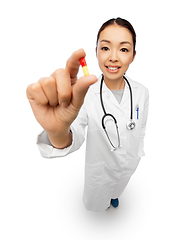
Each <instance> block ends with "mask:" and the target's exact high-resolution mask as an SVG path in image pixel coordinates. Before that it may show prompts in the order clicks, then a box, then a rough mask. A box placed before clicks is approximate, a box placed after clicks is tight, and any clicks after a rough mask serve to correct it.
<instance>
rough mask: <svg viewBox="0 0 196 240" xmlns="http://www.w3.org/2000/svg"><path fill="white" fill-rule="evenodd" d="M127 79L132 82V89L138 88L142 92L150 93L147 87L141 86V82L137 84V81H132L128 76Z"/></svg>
mask: <svg viewBox="0 0 196 240" xmlns="http://www.w3.org/2000/svg"><path fill="white" fill-rule="evenodd" d="M126 78H127V80H128V81H129V82H130V84H131V87H136V88H139V89H140V90H143V91H145V92H148V88H147V87H146V86H144V85H143V84H141V83H139V82H136V81H134V80H132V79H131V78H129V77H127V76H126Z"/></svg>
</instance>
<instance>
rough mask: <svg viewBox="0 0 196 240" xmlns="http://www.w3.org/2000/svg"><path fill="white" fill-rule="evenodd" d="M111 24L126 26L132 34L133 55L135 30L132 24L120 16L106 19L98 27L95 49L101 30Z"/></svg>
mask: <svg viewBox="0 0 196 240" xmlns="http://www.w3.org/2000/svg"><path fill="white" fill-rule="evenodd" d="M113 24H117V25H119V26H122V27H124V28H127V29H128V30H129V31H130V33H131V35H132V39H133V56H134V55H135V46H136V33H135V30H134V28H133V26H132V25H131V23H130V22H128V21H127V20H125V19H122V18H112V19H110V20H108V21H107V22H105V23H104V24H103V25H102V26H101V28H100V29H99V32H98V34H97V42H96V49H97V44H98V40H99V37H100V34H101V32H102V31H103V30H104V29H105V28H106V27H108V26H110V25H113Z"/></svg>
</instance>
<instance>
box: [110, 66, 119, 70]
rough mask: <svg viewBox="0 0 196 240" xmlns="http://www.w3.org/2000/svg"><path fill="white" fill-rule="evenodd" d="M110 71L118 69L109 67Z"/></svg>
mask: <svg viewBox="0 0 196 240" xmlns="http://www.w3.org/2000/svg"><path fill="white" fill-rule="evenodd" d="M108 68H109V69H110V70H116V69H118V67H108Z"/></svg>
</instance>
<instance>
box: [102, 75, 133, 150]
mask: <svg viewBox="0 0 196 240" xmlns="http://www.w3.org/2000/svg"><path fill="white" fill-rule="evenodd" d="M123 78H124V79H125V81H126V82H127V84H128V86H129V90H130V106H131V113H130V121H129V122H128V123H127V129H128V130H133V129H134V128H135V122H133V96H132V89H131V85H130V83H129V81H128V80H127V78H126V77H125V76H123ZM103 81H104V76H103V74H102V79H101V84H100V102H101V106H102V109H103V112H104V115H103V117H102V127H103V129H104V131H105V133H106V136H107V138H108V140H109V142H110V144H111V145H112V147H113V148H114V150H116V149H118V148H120V135H119V131H118V124H117V120H116V118H115V117H114V116H113V115H112V114H110V113H106V110H105V107H104V104H103V96H102V88H103ZM106 117H111V118H112V119H113V120H114V123H115V125H116V131H117V136H118V146H117V147H115V146H114V144H113V143H112V141H111V139H110V137H109V135H108V133H107V130H106V127H105V123H104V120H105V118H106Z"/></svg>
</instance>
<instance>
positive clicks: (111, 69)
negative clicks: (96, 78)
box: [106, 66, 120, 73]
mask: <svg viewBox="0 0 196 240" xmlns="http://www.w3.org/2000/svg"><path fill="white" fill-rule="evenodd" d="M106 69H107V71H108V72H112V73H116V72H118V71H119V69H120V67H118V66H106Z"/></svg>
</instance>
